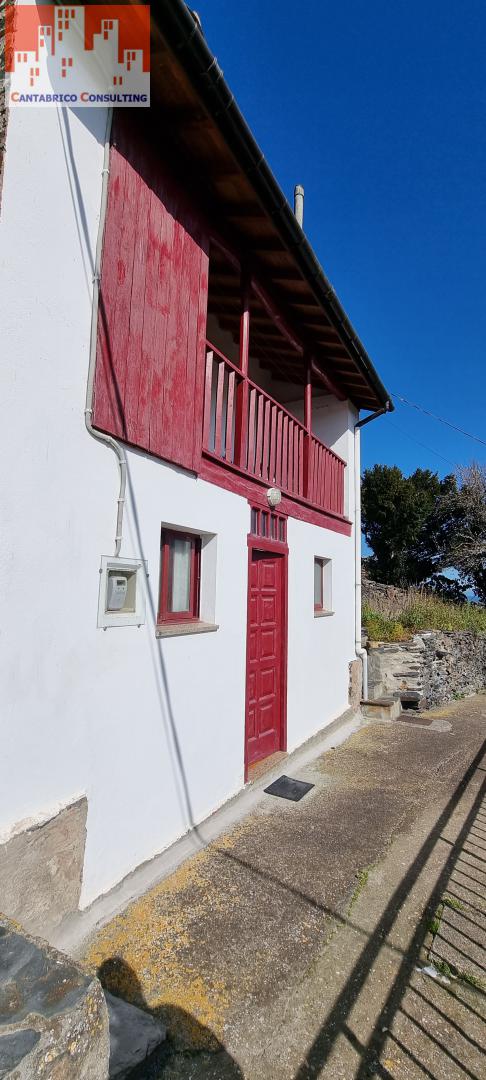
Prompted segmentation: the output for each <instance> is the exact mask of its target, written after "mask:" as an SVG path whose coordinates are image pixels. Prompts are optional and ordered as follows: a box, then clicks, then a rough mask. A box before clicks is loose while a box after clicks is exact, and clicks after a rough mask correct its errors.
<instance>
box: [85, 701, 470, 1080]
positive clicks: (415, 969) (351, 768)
mask: <svg viewBox="0 0 486 1080" xmlns="http://www.w3.org/2000/svg"><path fill="white" fill-rule="evenodd" d="M468 708H469V710H470V712H469V714H468V715H465V703H462V707H461V708H460V707H459V706H457V707H454V709H453V710H452V712H454V723H453V731H452V732H451V734H447V733H444V732H443V733H437V734H434V733H425V732H424V731H423V729H420V728H417V727H415V728H412V726H407V725H403V724H401V725H397V726H396V728H394V727H393V725H390V726H383V727H381V728H379V727H376V728H375V729H374V730H371V729H367V732H366V731H365V733H364V734H363V735H361V736H359V737H358V738H356V737H355V738H354V740H351V741H350V743H348V744H347V747H343V748H342V749H341V750H340V751H339V752H335V754H334V756H332V755H326V756H325V757H324V758H323V759H321V760H320V762H317V763H316V770H317V771H316V772H315V774H314V778H317V774H318V772H319V770H321V771H322V770H324V771H325V774H326V784H328V786H327V787H326V786H325V787H324V788H323V790H322V792H321V794H320V795H319V793H316V796H315V804H314V809H312V803H311V801H309V802H308V803H307V807H306V805H305V800H304V802H303V803H302V804H299V806H300V810H299V809H298V808H294V809H293V810H291V809H289V808H288V807H282V808H279V810H278V812H275V811H274V810H273V809H272V806H271V805H270V803H268V802H267V803H265V804H263V809H262V810H261V811H259V816H258V815H257V816H254V817H253V821H252V832H251V834H250V833H248V831H245V829H243V831H242V832H238V830H236V832H235V833H234V835H231V836H230V837H228V838H226V839H225V838H223V839H222V840H220V841H218V842H217V844H214V845H212V846H211V848H210V849H208V851H207V852H201V853H200V854H199V855H197V856H196V857H195V858H194V859H193V860H191V861H190V863H189V864H188V865H187V866H186V868H183V872H182V876H180V877H179V878H178V877H177V875H174V876H173V878H172V879H171V881H170V882H169V884H167V882H166V883H162V884H161V885H160V886H157V887H156V888H155V889H154V890H152V891H151V893H150V894H147V896H146V897H144V898H142V899H141V900H140V901H137V902H136V903H135V904H134V905H132V908H131V909H129V910H128V912H127V913H124V915H123V916H121V917H119V918H118V919H117V920H114V922H113V924H111V925H110V926H109V927H108V928H106V929H105V930H104V931H102V932H101V935H100V936H99V938H98V940H97V942H96V943H95V947H94V952H93V953H92V956H91V960H92V961H93V959H94V955H95V954H96V952H97V953H98V956H99V961H98V964H99V967H98V970H99V973H100V978H101V980H102V982H103V984H104V985H105V986H107V987H108V988H109V989H111V990H112V992H113V993H116V994H119V996H121V997H125V998H126V999H127V1000H130V1001H132V1002H133V1003H135V1004H138V1005H139V1006H141V1007H142V1008H145V1009H147V1011H149V1012H152V1014H153V1015H155V1016H157V1017H159V1018H161V1019H162V1020H163V1021H164V1022H165V1023H166V1024H167V1027H168V1031H169V1039H168V1042H167V1045H166V1046H165V1047H163V1048H162V1049H161V1050H160V1051H159V1052H158V1054H156V1055H154V1056H153V1058H152V1059H151V1060H150V1062H147V1063H145V1064H144V1065H143V1066H141V1067H139V1069H138V1070H137V1071H136V1072H135V1073H133V1074H132V1075H133V1077H134V1078H142V1077H143V1078H145V1080H193V1078H194V1080H196V1078H197V1080H204V1078H206V1080H231V1078H235V1080H236V1078H239V1077H241V1078H244V1080H317V1078H321V1080H322V1078H326V1080H331V1077H332V1080H365V1078H369V1077H379V1078H386V1080H422V1078H427V1080H461V1078H463V1077H464V1078H467V1080H481V1077H482V1076H483V1075H484V1061H485V1058H484V1051H485V1031H484V1003H485V994H484V982H483V978H486V972H485V967H486V953H485V947H486V903H485V899H484V898H485V885H486V810H485V791H486V778H485V770H484V753H485V747H486V742H482V741H481V733H482V734H483V735H484V720H485V715H484V699H482V702H481V700H480V699H478V701H477V703H476V706H473V705H470V706H468ZM471 710H472V712H471ZM471 715H472V717H473V719H474V718H475V721H476V727H475V730H473V728H474V725H473V723H472V721H471ZM404 751H406V760H403V757H401V754H402V755H403V753H404ZM343 761H345V765H343ZM323 762H324V765H323V764H322V763H323ZM333 762H334V763H335V762H337V763H338V771H339V770H340V773H339V776H340V778H341V780H342V777H343V776H344V775H345V774H346V776H347V774H348V773H349V774H351V773H352V774H353V776H354V777H357V781H356V780H355V781H353V782H354V783H355V786H356V784H357V792H358V796H359V798H358V802H357V803H356V797H357V796H356V791H355V792H354V795H353V794H352V793H351V792H350V790H349V789H348V788H346V790H345V791H343V790H342V788H340V786H339V784H340V781H339V780H338V778H337V771H336V770H335V772H334V774H333ZM360 763H361V767H360ZM360 768H361V771H360ZM400 769H401V770H402V773H403V778H402V779H401V780H400V783H399V780H398V777H399V772H400ZM306 778H310V777H306ZM400 784H401V787H400ZM397 786H398V788H400V790H399V793H398V795H397V793H396V790H395V789H396V788H397ZM371 791H373V793H374V794H375V796H376V800H380V799H381V804H380V805H381V810H380V815H379V819H376V817H375V814H374V812H373V813H372V811H371V809H370V806H371V801H370V792H371ZM319 799H322V802H321V803H319ZM353 800H354V801H353ZM356 805H357V806H358V809H359V811H360V812H361V814H362V820H361V824H360V821H359V816H357V815H356ZM411 805H412V806H414V807H415V815H414V814H413V812H412V810H411ZM347 806H348V808H349V809H348V816H349V820H347V819H346V807H347ZM319 807H320V809H319ZM340 807H341V810H342V815H341V816H343V815H344V818H343V820H344V824H343V821H342V820H341V819H340V818H339V813H338V811H339V808H340ZM424 807H425V808H426V811H427V814H426V820H428V821H430V825H431V827H428V831H427V829H426V828H425V827H424V828H423V829H422V831H419V832H418V833H417V835H416V836H414V838H413V843H412V841H408V840H407V841H406V843H405V841H404V845H403V850H402V856H400V844H398V849H399V850H398V856H396V855H395V846H394V847H393V850H392V851H391V852H389V854H388V855H385V858H384V861H383V865H384V866H386V865H387V863H390V864H391V865H392V873H390V874H389V875H388V878H387V877H386V875H384V872H383V873H382V879H381V883H379V884H378V886H377V884H376V881H375V880H374V879H373V874H372V875H371V877H370V882H371V884H370V885H368V886H367V885H366V875H365V876H364V877H362V878H361V879H360V877H359V876H358V887H356V879H355V888H354V891H353V890H351V892H350V889H349V870H350V865H351V864H350V862H349V856H348V854H347V850H346V842H347V841H346V838H347V836H348V837H349V845H354V850H353V858H354V859H355V860H358V861H357V862H356V865H358V866H361V867H363V866H366V865H369V862H367V861H366V860H368V859H369V855H370V853H371V854H372V852H373V850H375V851H376V852H377V853H378V854H380V853H381V857H382V856H383V852H384V851H385V850H386V848H387V846H388V845H389V843H391V840H392V838H393V836H394V835H395V836H396V835H397V833H399V832H400V829H401V830H402V834H403V829H404V826H406V827H407V829H409V831H410V833H411V834H413V829H414V826H413V820H414V817H415V818H416V817H417V816H418V813H419V811H420V810H424ZM436 807H437V809H435V808H436ZM324 811H325V812H324ZM299 814H300V815H301V817H299ZM390 814H391V815H392V817H393V826H390V825H389V823H388V826H387V828H383V827H382V822H383V819H387V820H388V817H389V815H390ZM427 815H429V816H428V818H427ZM375 820H376V824H377V827H378V829H380V828H382V832H381V833H380V837H379V843H377V842H376V840H375V842H374V848H373V842H372V841H370V840H369V837H368V838H367V833H369V829H370V828H372V826H373V825H374V822H375ZM421 828H422V827H421ZM285 832H286V833H287V834H291V842H290V846H288V847H287V849H285V848H283V849H282V847H281V843H282V840H283V837H284V833H285ZM358 832H359V833H360V835H359V836H357V835H356V834H357V833H358ZM403 835H405V834H403ZM407 843H408V844H409V847H408V848H407V846H406V844H407ZM303 844H305V846H306V849H307V854H306V859H303V858H302V859H301V858H300V854H301V846H302V845H303ZM394 845H395V841H394ZM272 846H273V850H272ZM394 858H395V865H394ZM397 859H398V863H397ZM317 860H319V861H317ZM347 860H348V861H347ZM359 860H361V861H359ZM313 865H314V866H315V867H316V873H315V874H314V877H312V875H311V874H310V873H309V872H308V871H309V869H311V868H312V866H313ZM341 865H344V867H345V873H344V875H342V876H340V868H341ZM401 867H403V872H401ZM317 870H318V871H319V873H318V874H317ZM381 872H382V871H381V870H380V873H381ZM178 873H179V874H180V872H178ZM333 876H334V879H335V882H334V884H335V883H336V882H337V885H336V888H335V893H333V890H332V888H331V887H330V883H329V880H328V879H330V878H331V877H333ZM216 879H217V882H218V884H217V887H216V886H215V880H216ZM346 880H347V881H348V885H347V886H346V887H345V885H346ZM361 886H362V887H361ZM343 890H344V891H343ZM377 896H378V898H379V904H378V901H377ZM343 899H344V902H343ZM366 903H368V905H369V906H370V907H371V909H373V910H372V916H371V915H370V916H369V917H368V914H367V912H366ZM375 909H376V910H375ZM406 912H408V914H407V919H408V922H406V925H405V926H404V925H403V919H404V913H406ZM375 916H376V917H375ZM177 919H181V920H182V921H181V923H180V925H179V926H178V927H175V928H174V925H173V924H174V922H176V920H177ZM262 920H263V930H262V926H261V925H260V924H261V922H262ZM265 920H266V921H265ZM223 928H224V934H223ZM252 929H253V931H254V936H253V940H252V937H251V931H252ZM272 930H273V936H272ZM140 935H142V937H143V935H145V945H143V948H140V942H139V941H138V938H139V937H140ZM265 935H266V941H265ZM346 935H348V937H347V938H346ZM137 936H138V937H137ZM171 936H172V937H175V943H176V944H175V946H174V947H173V945H172V944H171V943H170V942H169V943H168V941H167V939H168V938H171ZM340 936H341V937H342V941H341V944H339V939H340ZM137 949H138V951H137ZM339 949H341V952H339ZM299 956H300V957H301V960H302V963H301V968H300V969H298V968H297V969H296V968H295V964H294V958H295V957H299ZM102 957H104V959H103V960H102ZM127 957H128V959H127ZM130 957H133V958H134V963H136V967H137V974H135V971H134V970H133V968H132V966H131V964H130V962H129V959H130ZM101 960H102V962H101ZM431 963H432V964H434V965H435V975H436V977H435V978H432V977H430V976H429V975H427V974H424V973H423V969H424V967H427V966H428V965H429V964H431ZM319 965H320V974H319V971H318V968H319ZM272 969H273V971H274V972H275V971H276V972H277V979H275V977H274V974H273V975H272ZM290 969H291V970H290ZM289 970H290V975H289ZM219 973H221V974H222V976H224V978H223V977H222V979H221V985H220V984H219V983H218V981H217V979H216V974H219ZM249 975H251V981H248V980H249ZM178 978H180V979H181V982H182V983H183V984H184V989H185V988H186V985H190V987H191V994H192V998H191V995H189V997H188V1001H189V1000H190V1001H191V1005H192V1003H193V1001H194V1002H195V1000H196V999H195V996H194V995H195V989H194V988H196V989H197V990H198V992H199V983H200V985H201V987H202V991H201V999H200V1000H201V1005H202V1008H201V1009H200V1010H199V1020H198V1019H196V1017H195V1016H194V1015H193V1013H192V1012H191V1010H190V1008H188V1009H184V1008H182V1007H181V1005H180V1004H179V1003H178V996H179V989H178V987H177V985H175V984H176V982H177V979H178ZM292 978H293V982H292ZM140 980H141V981H140ZM172 980H174V994H173V995H172V996H173V997H174V1003H172V1004H171V1003H170V997H171V982H172ZM191 980H192V982H191ZM198 980H199V982H198ZM279 980H280V982H279ZM142 984H143V986H142ZM143 987H145V991H146V989H147V988H149V994H148V993H146V992H145V991H144V989H143ZM149 995H150V996H149ZM218 995H219V997H218ZM166 999H167V1003H165V1002H166ZM179 1000H183V999H182V998H180V996H179ZM208 1002H209V1003H210V1006H211V1007H209V1006H208ZM151 1005H152V1007H150V1006H151ZM195 1011H196V1010H195ZM211 1018H214V1021H215V1028H216V1031H214V1030H213V1028H212V1025H211ZM205 1019H209V1021H210V1022H209V1023H208V1024H207V1025H206V1024H205V1023H204V1022H203V1020H205ZM223 1041H224V1043H225V1044H226V1046H225V1045H224V1044H223ZM237 1062H238V1063H237Z"/></svg>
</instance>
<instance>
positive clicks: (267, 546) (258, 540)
mask: <svg viewBox="0 0 486 1080" xmlns="http://www.w3.org/2000/svg"><path fill="white" fill-rule="evenodd" d="M247 543H248V583H247V599H246V663H245V724H244V732H245V749H244V761H245V773H244V777H245V784H246V782H247V780H248V740H247V723H248V657H249V638H250V626H249V620H248V609H249V606H250V605H249V600H250V583H251V560H252V555H253V552H254V551H264V552H265V551H266V552H268V554H269V555H279V556H280V558H281V559H282V562H283V572H282V663H281V669H282V670H281V672H280V700H281V715H280V738H279V750H286V749H287V664H288V592H289V589H288V578H289V549H288V544H287V543H283V542H281V541H280V540H268V539H267V538H266V537H262V536H253V534H251V533H250V534H249V535H248V540H247Z"/></svg>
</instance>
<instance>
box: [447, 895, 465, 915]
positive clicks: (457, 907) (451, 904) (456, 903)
mask: <svg viewBox="0 0 486 1080" xmlns="http://www.w3.org/2000/svg"><path fill="white" fill-rule="evenodd" d="M442 904H443V906H444V907H448V908H452V910H453V911H465V910H466V909H465V907H464V904H461V901H460V900H456V898H455V896H443V897H442Z"/></svg>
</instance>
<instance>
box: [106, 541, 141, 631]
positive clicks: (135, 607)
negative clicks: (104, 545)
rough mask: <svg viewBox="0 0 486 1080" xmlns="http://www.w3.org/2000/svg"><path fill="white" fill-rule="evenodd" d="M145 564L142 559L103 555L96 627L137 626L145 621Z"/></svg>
mask: <svg viewBox="0 0 486 1080" xmlns="http://www.w3.org/2000/svg"><path fill="white" fill-rule="evenodd" d="M147 577H148V573H147V564H146V562H144V560H142V559H116V558H111V559H110V558H109V557H108V556H107V555H103V556H102V558H101V567H100V592H99V599H98V626H99V627H103V629H106V628H107V627H108V626H141V625H142V624H143V623H144V622H145V589H146V578H147Z"/></svg>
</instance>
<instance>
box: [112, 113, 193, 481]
mask: <svg viewBox="0 0 486 1080" xmlns="http://www.w3.org/2000/svg"><path fill="white" fill-rule="evenodd" d="M158 145H159V146H162V147H163V140H161V141H159V142H158ZM208 250H209V242H208V239H207V236H206V235H205V231H204V229H203V227H202V225H201V223H200V221H199V220H198V215H197V213H196V211H195V209H194V208H193V207H191V205H190V203H189V201H188V199H187V197H186V195H185V193H184V192H183V191H182V190H181V188H180V185H178V184H177V183H176V182H175V181H174V180H173V178H172V177H171V176H170V175H169V173H168V171H167V169H166V167H165V164H164V162H162V163H161V161H160V160H159V159H158V157H157V156H156V155H155V154H154V153H153V151H152V149H151V147H150V144H149V142H148V141H147V139H144V138H143V136H142V135H140V134H139V133H138V132H137V131H135V130H134V129H133V128H131V127H130V126H129V124H128V123H127V122H126V121H125V120H124V118H123V117H122V118H121V119H119V120H117V121H116V128H115V130H114V136H113V145H112V147H111V153H110V177H109V188H108V205H107V215H106V222H105V233H104V244H103V260H102V273H101V285H100V303H99V317H98V345H97V366H96V377H95V399H94V414H93V421H94V424H95V425H96V427H98V428H100V429H101V430H103V431H106V432H108V433H109V434H112V435H115V436H117V437H118V438H120V439H123V440H125V441H126V442H129V443H133V445H135V446H138V447H141V448H142V449H143V450H147V451H149V452H150V453H151V454H155V455H157V456H158V457H162V458H166V459H168V460H169V461H173V462H175V463H177V464H179V465H182V466H184V467H185V468H188V469H194V470H195V471H197V468H198V465H199V461H200V454H201V428H202V400H203V382H204V348H205V346H204V341H205V326H206V312H207V286H208Z"/></svg>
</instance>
